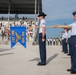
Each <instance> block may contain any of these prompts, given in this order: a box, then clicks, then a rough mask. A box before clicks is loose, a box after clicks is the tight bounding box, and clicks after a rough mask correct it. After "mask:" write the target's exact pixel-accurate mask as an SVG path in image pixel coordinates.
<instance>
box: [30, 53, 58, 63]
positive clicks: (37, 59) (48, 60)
mask: <svg viewBox="0 0 76 75" xmlns="http://www.w3.org/2000/svg"><path fill="white" fill-rule="evenodd" d="M57 56H58V54H54V55H53V56H51V57H50V58H48V59H47V61H46V63H47V64H48V63H49V62H50V61H52V60H53V59H54V58H56V57H57ZM29 61H38V62H39V61H40V58H34V59H32V60H29Z"/></svg>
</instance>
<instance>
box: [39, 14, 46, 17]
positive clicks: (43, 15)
mask: <svg viewBox="0 0 76 75" xmlns="http://www.w3.org/2000/svg"><path fill="white" fill-rule="evenodd" d="M40 16H47V15H46V14H44V15H38V17H40Z"/></svg>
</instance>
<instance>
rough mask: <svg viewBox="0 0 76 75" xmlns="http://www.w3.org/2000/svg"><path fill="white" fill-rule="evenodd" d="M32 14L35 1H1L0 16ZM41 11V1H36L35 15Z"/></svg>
mask: <svg viewBox="0 0 76 75" xmlns="http://www.w3.org/2000/svg"><path fill="white" fill-rule="evenodd" d="M9 5H10V14H34V13H35V0H1V1H0V14H8V11H9ZM39 11H42V0H36V14H38V12H39Z"/></svg>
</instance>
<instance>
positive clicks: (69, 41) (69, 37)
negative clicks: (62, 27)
mask: <svg viewBox="0 0 76 75" xmlns="http://www.w3.org/2000/svg"><path fill="white" fill-rule="evenodd" d="M68 45H69V53H68V55H71V29H68Z"/></svg>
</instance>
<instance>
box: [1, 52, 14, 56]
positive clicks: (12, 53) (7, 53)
mask: <svg viewBox="0 0 76 75" xmlns="http://www.w3.org/2000/svg"><path fill="white" fill-rule="evenodd" d="M11 54H14V53H4V54H0V56H4V55H11Z"/></svg>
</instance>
